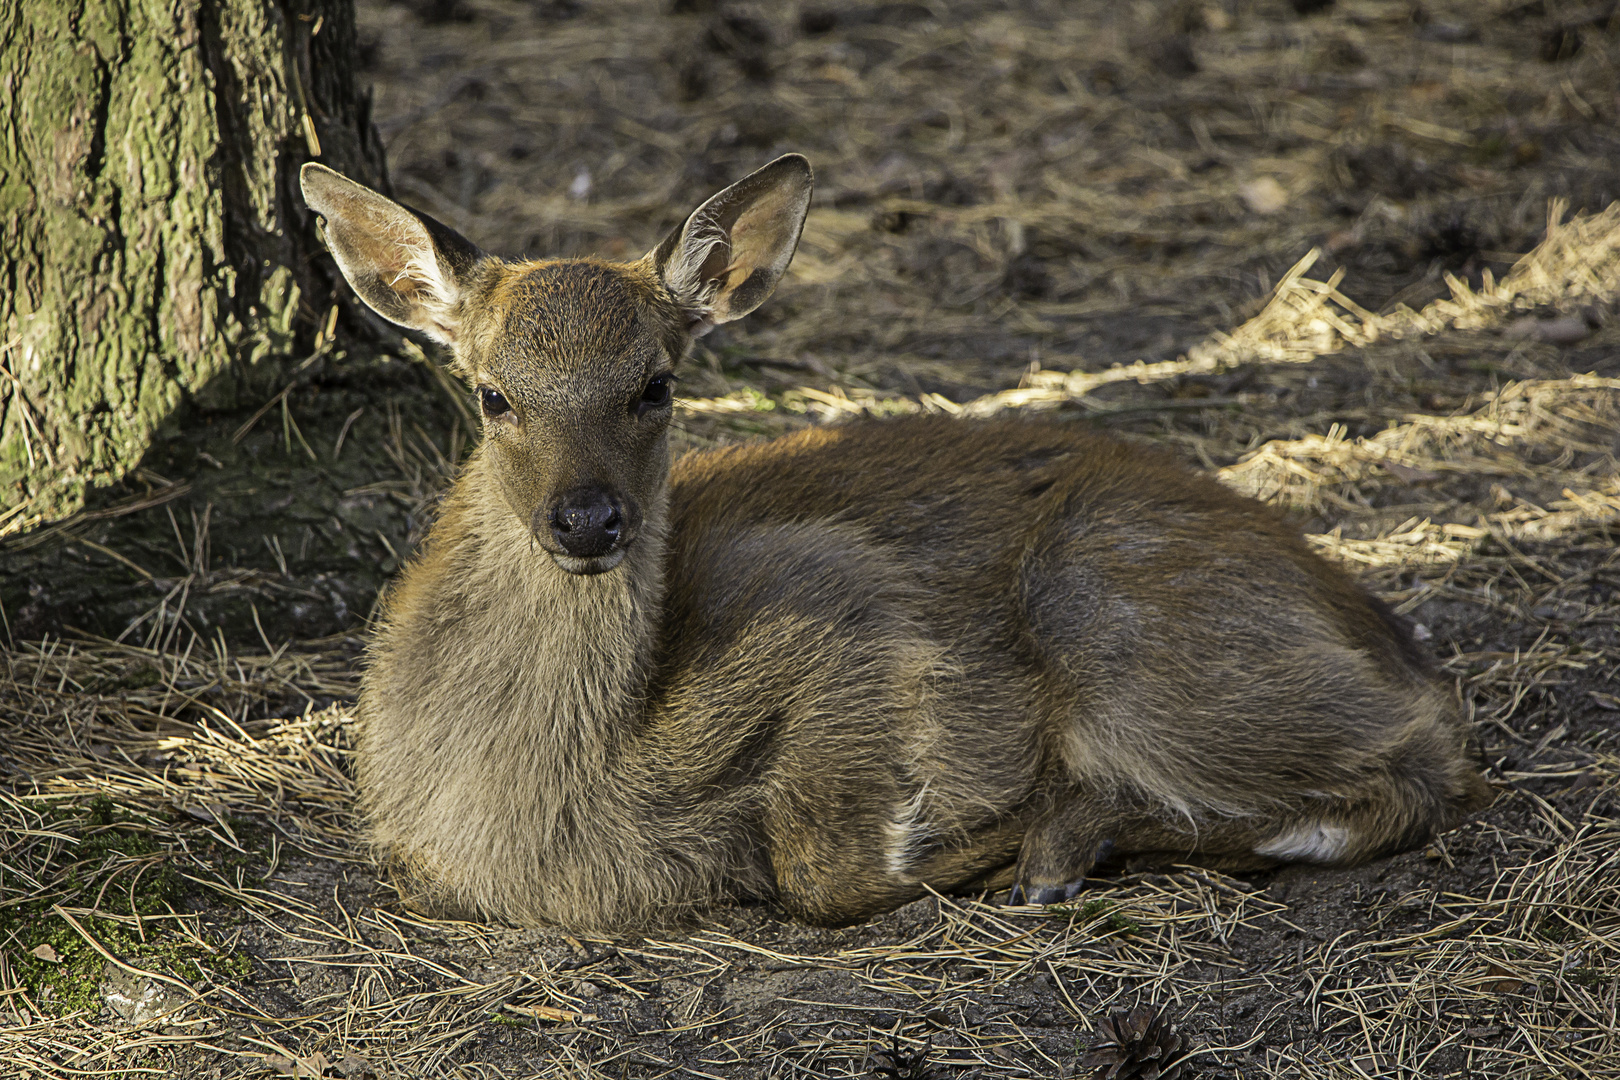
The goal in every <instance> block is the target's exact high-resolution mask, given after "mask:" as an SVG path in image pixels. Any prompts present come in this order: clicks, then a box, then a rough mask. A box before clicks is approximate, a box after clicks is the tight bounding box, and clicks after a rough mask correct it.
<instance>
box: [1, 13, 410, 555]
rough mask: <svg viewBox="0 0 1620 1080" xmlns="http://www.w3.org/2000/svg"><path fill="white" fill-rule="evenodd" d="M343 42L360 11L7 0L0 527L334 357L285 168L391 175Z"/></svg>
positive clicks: (44, 512) (57, 503)
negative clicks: (188, 419) (192, 421)
mask: <svg viewBox="0 0 1620 1080" xmlns="http://www.w3.org/2000/svg"><path fill="white" fill-rule="evenodd" d="M354 44H355V42H354V5H353V2H352V0H167V2H159V0H56V2H47V0H0V72H3V74H0V536H3V535H7V534H9V533H14V532H18V531H20V530H22V529H25V528H28V527H30V526H32V525H34V524H37V523H39V522H42V521H47V520H52V519H55V518H58V517H61V516H63V515H65V514H68V513H71V512H72V511H74V510H76V509H77V508H79V507H80V506H81V505H82V504H83V501H84V496H85V492H86V490H87V488H89V487H91V486H95V485H104V484H108V483H112V482H113V481H115V480H117V479H118V478H120V477H121V476H122V475H123V474H124V472H125V471H126V470H127V469H129V468H130V467H132V466H133V465H134V464H135V463H136V462H137V461H139V459H140V457H141V454H142V453H143V452H144V451H145V449H146V448H147V446H148V445H149V443H150V442H151V440H152V438H153V436H154V433H155V432H156V430H157V428H158V425H159V424H160V423H161V422H162V421H163V420H164V418H165V417H167V416H168V415H169V414H170V413H171V412H172V411H173V410H174V409H175V407H176V406H177V405H178V404H179V403H180V402H181V401H182V400H184V399H186V398H187V396H195V395H198V394H203V395H204V397H205V399H207V400H208V401H209V402H210V403H213V404H221V403H229V402H230V401H232V400H233V399H234V398H235V397H237V396H238V395H239V394H241V392H242V391H243V390H244V389H245V388H246V387H249V386H254V387H262V386H264V385H265V384H266V383H267V382H269V381H272V380H273V379H274V377H275V375H276V374H277V373H278V372H279V371H280V370H281V369H282V367H283V366H284V363H285V359H286V358H287V357H288V356H302V355H307V353H308V352H309V351H310V350H311V349H313V348H317V347H320V346H322V345H324V344H327V343H329V336H330V327H331V326H332V321H331V320H332V319H333V318H335V316H332V315H331V314H330V308H331V307H332V306H333V305H334V304H335V303H337V302H338V301H337V300H336V299H335V298H336V297H338V296H340V295H343V294H341V293H339V292H338V291H337V290H336V289H335V288H334V285H335V282H334V281H333V280H332V279H331V277H330V273H331V271H330V270H329V269H328V267H329V260H326V259H324V258H319V257H317V251H316V244H317V241H316V240H315V238H314V234H313V230H312V229H311V228H310V227H309V220H308V212H307V211H306V210H305V209H304V207H303V203H302V200H301V199H299V198H298V195H297V190H298V188H297V175H298V167H299V166H300V165H301V164H303V162H305V161H307V160H310V159H312V158H318V159H319V160H321V161H324V162H326V163H327V164H329V165H331V166H332V167H333V168H336V169H338V170H340V171H342V172H345V173H347V174H348V175H350V176H353V177H355V178H357V179H360V180H362V181H364V182H367V183H370V184H372V185H374V186H375V185H382V184H385V183H386V178H385V172H384V164H383V152H382V147H381V144H380V142H379V140H378V138H377V135H376V132H375V129H374V128H373V127H372V123H371V115H370V95H369V92H368V93H366V94H361V93H359V92H358V91H357V90H356V87H355V81H354V77H353V71H352V63H353V56H354V52H355V48H354ZM267 376H268V378H267ZM205 387H206V388H207V389H206V390H205V389H204V388H205Z"/></svg>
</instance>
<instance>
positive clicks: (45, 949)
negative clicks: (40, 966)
mask: <svg viewBox="0 0 1620 1080" xmlns="http://www.w3.org/2000/svg"><path fill="white" fill-rule="evenodd" d="M28 951H29V952H31V953H33V954H34V955H35V956H37V957H39V958H40V959H41V960H43V961H45V962H46V963H47V964H60V963H61V962H62V958H61V957H60V956H58V955H57V954H56V950H55V949H53V948H51V947H50V946H49V945H35V946H34V947H33V948H32V949H29V950H28Z"/></svg>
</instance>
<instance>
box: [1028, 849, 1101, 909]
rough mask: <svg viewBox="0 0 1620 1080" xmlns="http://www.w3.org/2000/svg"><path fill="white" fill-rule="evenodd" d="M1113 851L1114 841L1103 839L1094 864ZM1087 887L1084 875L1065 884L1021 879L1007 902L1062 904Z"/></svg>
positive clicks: (1092, 861) (1094, 858) (1093, 861)
mask: <svg viewBox="0 0 1620 1080" xmlns="http://www.w3.org/2000/svg"><path fill="white" fill-rule="evenodd" d="M1113 853H1114V842H1113V841H1112V840H1104V841H1102V842H1101V843H1099V844H1098V845H1097V850H1096V852H1095V853H1094V854H1093V855H1092V860H1091V863H1092V865H1093V866H1095V865H1096V864H1097V863H1100V862H1102V861H1103V860H1105V859H1107V858H1108V856H1110V855H1112V854H1113ZM1085 888H1086V879H1085V878H1084V877H1080V878H1076V879H1075V880H1074V881H1071V882H1068V883H1067V884H1064V885H1028V884H1025V883H1024V882H1022V881H1020V882H1019V883H1018V884H1016V885H1014V886H1013V887H1012V891H1011V892H1010V893H1008V894H1007V904H1008V905H1009V906H1012V907H1016V906H1019V905H1023V904H1042V905H1045V904H1062V903H1065V902H1067V901H1069V900H1073V899H1074V898H1075V897H1077V896H1079V895H1080V894H1081V893H1082V892H1084V891H1085Z"/></svg>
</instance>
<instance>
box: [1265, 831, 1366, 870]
mask: <svg viewBox="0 0 1620 1080" xmlns="http://www.w3.org/2000/svg"><path fill="white" fill-rule="evenodd" d="M1349 846H1350V830H1349V829H1346V828H1345V827H1344V826H1343V825H1325V824H1322V823H1320V822H1318V823H1317V824H1314V825H1312V824H1305V825H1298V826H1295V827H1294V828H1292V829H1290V830H1288V831H1287V832H1285V833H1282V834H1281V835H1279V836H1276V837H1274V838H1272V839H1271V840H1268V841H1267V842H1266V843H1264V844H1261V845H1260V846H1259V847H1257V848H1255V849H1254V853H1255V854H1256V855H1264V856H1265V857H1266V858H1268V859H1290V860H1298V861H1300V862H1317V863H1325V862H1332V861H1333V860H1335V859H1337V858H1339V857H1340V856H1341V855H1343V854H1344V853H1345V851H1346V849H1348V848H1349Z"/></svg>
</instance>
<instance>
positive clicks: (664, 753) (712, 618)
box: [301, 154, 1493, 934]
mask: <svg viewBox="0 0 1620 1080" xmlns="http://www.w3.org/2000/svg"><path fill="white" fill-rule="evenodd" d="M301 186H302V190H303V194H304V197H305V200H306V203H307V205H308V207H309V208H310V209H311V210H313V211H314V212H315V214H316V215H318V220H319V227H320V229H321V231H322V234H323V238H324V240H325V243H326V245H327V248H328V250H329V251H330V252H331V254H332V256H333V257H334V259H335V261H336V263H337V265H338V267H339V269H340V270H341V272H342V275H343V276H344V278H345V279H346V280H347V281H348V283H349V284H350V285H351V286H352V287H353V289H354V291H355V292H356V293H357V294H358V296H359V297H360V299H361V300H363V301H364V302H365V303H366V304H367V305H369V307H370V308H371V309H372V310H374V311H375V312H376V313H377V314H379V315H381V316H382V317H383V318H385V319H387V320H390V321H392V322H393V323H395V324H398V325H399V326H401V327H404V328H407V329H411V330H415V331H419V332H421V333H423V334H425V335H426V336H427V337H429V338H431V339H433V340H434V341H436V342H438V343H439V344H441V345H442V346H444V347H446V348H447V349H448V356H449V361H448V362H449V364H450V366H451V368H452V370H453V372H454V373H455V374H456V375H458V376H459V377H461V378H462V379H464V380H465V382H466V383H467V385H468V387H469V389H470V390H471V391H472V392H473V393H474V394H475V395H476V399H477V403H478V407H479V410H480V411H481V413H482V425H483V430H482V436H481V439H480V441H479V442H478V444H477V446H476V447H475V448H474V449H473V450H472V451H471V453H470V455H469V456H468V458H467V459H466V461H465V463H464V464H463V465H462V467H461V468H460V471H459V474H458V476H457V478H456V479H455V481H454V483H453V485H452V486H451V488H450V489H449V491H448V493H447V494H446V495H445V496H444V498H443V500H442V503H441V504H440V508H439V511H438V513H437V517H436V520H435V521H434V523H433V524H432V526H431V529H430V531H429V532H428V534H427V536H426V539H425V541H424V544H423V546H422V549H421V550H420V551H419V552H418V553H417V554H416V555H415V556H414V557H413V559H412V560H411V561H410V562H409V564H408V565H407V566H406V567H405V568H404V569H403V571H402V572H401V573H400V574H399V576H398V578H397V580H396V581H395V582H394V583H393V584H392V585H391V586H390V587H389V588H388V590H387V591H386V593H385V596H384V598H383V601H382V603H381V607H380V610H381V614H380V616H379V617H378V619H377V622H376V624H375V626H374V628H373V635H372V640H371V642H370V644H369V647H368V653H367V657H366V660H365V668H364V672H363V676H362V680H361V689H360V693H359V697H358V705H357V711H356V716H357V728H358V738H357V751H356V758H355V765H354V774H355V782H356V787H357V790H358V796H357V802H358V811H359V814H360V817H361V819H362V820H363V821H364V823H365V831H366V835H367V837H368V839H369V842H370V843H371V844H373V845H374V850H375V851H376V852H377V853H378V858H379V859H380V860H381V861H382V862H383V863H384V864H385V865H387V866H389V867H391V868H393V871H394V872H397V874H398V876H399V879H400V880H401V881H403V882H405V883H406V884H405V885H403V886H402V888H404V889H406V890H407V895H408V896H409V897H410V898H411V900H412V902H413V903H416V904H417V905H419V906H421V907H424V908H426V909H428V910H432V911H436V912H443V913H447V914H456V915H459V916H461V917H467V918H482V919H490V920H499V921H505V922H508V923H513V924H517V925H548V926H554V927H561V928H564V929H565V930H569V931H577V932H596V933H606V934H616V933H632V932H635V931H636V930H637V929H638V928H646V927H651V926H660V925H667V924H671V923H676V922H679V921H682V920H686V919H690V918H693V917H696V916H698V915H699V914H700V913H702V912H704V911H706V910H709V909H712V908H716V907H719V906H722V905H727V904H741V903H763V904H767V905H772V906H774V907H775V908H776V909H777V910H779V911H780V912H782V913H784V914H785V915H786V916H787V917H790V918H794V919H798V920H801V921H804V922H807V923H811V924H818V925H843V924H849V923H853V922H857V921H860V920H863V919H866V918H869V917H872V916H874V915H876V914H878V913H882V912H885V911H888V910H891V909H894V908H896V907H899V906H901V905H903V904H905V903H908V902H910V901H912V900H914V899H917V898H920V897H923V896H925V895H926V894H927V893H928V892H929V891H931V890H932V891H936V892H939V893H958V894H960V893H973V892H975V891H979V892H981V894H999V891H1001V890H1006V901H1007V902H1010V903H1012V904H1047V905H1049V904H1055V903H1062V902H1065V901H1071V900H1073V899H1075V898H1076V897H1077V896H1078V895H1079V893H1080V890H1081V889H1082V888H1084V887H1085V886H1086V884H1087V881H1088V878H1090V877H1091V876H1092V875H1093V872H1094V871H1095V870H1096V869H1097V868H1098V866H1099V865H1100V864H1101V865H1111V864H1114V863H1118V862H1119V861H1121V860H1130V861H1131V862H1130V864H1131V865H1144V866H1145V865H1154V864H1155V863H1158V864H1171V863H1175V862H1178V861H1196V862H1200V863H1203V864H1205V865H1209V866H1214V867H1223V868H1228V869H1232V870H1234V872H1236V871H1245V870H1256V871H1257V870H1263V869H1265V868H1269V867H1276V866H1279V865H1281V864H1285V863H1291V862H1303V863H1311V864H1319V865H1324V866H1341V867H1342V866H1351V865H1354V864H1357V863H1361V862H1364V861H1366V860H1369V859H1373V858H1376V857H1380V856H1384V855H1388V854H1391V853H1395V852H1399V851H1403V850H1406V849H1409V848H1411V847H1414V846H1416V845H1419V844H1421V843H1424V842H1426V841H1427V840H1428V839H1429V838H1431V837H1433V836H1434V835H1436V834H1438V833H1440V832H1442V831H1445V830H1447V829H1450V828H1452V827H1454V826H1456V825H1458V824H1459V823H1461V822H1462V821H1463V820H1464V819H1465V818H1466V817H1467V816H1468V815H1470V814H1472V813H1474V812H1475V811H1477V810H1479V809H1480V808H1482V807H1484V806H1486V805H1487V804H1488V803H1489V802H1490V801H1491V798H1492V795H1493V789H1492V788H1491V786H1490V785H1489V784H1488V783H1487V782H1486V781H1485V779H1484V778H1483V777H1482V776H1481V774H1480V771H1479V768H1478V766H1477V764H1476V762H1475V752H1474V751H1473V750H1472V748H1471V743H1470V729H1469V727H1468V726H1467V724H1466V723H1465V722H1464V720H1463V717H1462V713H1461V709H1460V706H1459V702H1458V700H1457V695H1456V692H1455V690H1454V688H1453V687H1451V686H1450V685H1449V684H1447V683H1444V682H1442V681H1441V680H1440V679H1439V677H1438V675H1437V672H1436V670H1435V666H1434V663H1433V661H1432V658H1430V657H1429V656H1428V655H1427V654H1426V653H1425V652H1424V651H1423V650H1422V649H1421V648H1420V647H1419V646H1418V644H1417V643H1416V642H1415V641H1414V639H1413V635H1412V631H1411V629H1410V624H1409V623H1407V622H1406V620H1404V619H1403V618H1401V617H1400V616H1397V615H1396V614H1394V613H1393V612H1392V611H1391V609H1390V608H1388V607H1387V606H1386V605H1385V604H1383V603H1382V602H1381V601H1379V600H1378V599H1377V598H1375V597H1374V596H1373V595H1372V594H1371V593H1370V592H1368V591H1367V590H1366V589H1364V588H1362V587H1361V586H1360V585H1359V584H1358V583H1357V582H1356V581H1355V580H1353V579H1352V578H1351V577H1350V575H1349V574H1348V573H1346V572H1345V571H1344V570H1342V569H1340V568H1339V567H1337V566H1335V565H1334V564H1332V563H1329V562H1328V561H1327V560H1325V559H1324V558H1323V557H1321V556H1320V555H1318V554H1317V553H1316V552H1315V551H1314V550H1313V549H1312V548H1311V546H1310V545H1309V544H1308V543H1307V542H1306V540H1305V539H1304V537H1303V536H1302V535H1301V533H1300V531H1299V529H1298V528H1297V527H1295V526H1293V525H1291V524H1290V523H1289V521H1288V519H1287V518H1286V516H1285V515H1284V514H1283V513H1282V512H1280V511H1278V510H1276V509H1274V508H1272V507H1270V506H1267V505H1264V504H1262V503H1260V502H1258V501H1254V500H1251V499H1249V498H1246V497H1243V496H1241V495H1239V494H1237V493H1235V492H1233V491H1231V490H1229V489H1228V488H1226V487H1224V486H1223V485H1222V484H1220V483H1219V482H1218V481H1217V480H1216V479H1214V478H1212V477H1211V476H1209V475H1207V474H1205V473H1200V472H1196V471H1194V470H1193V469H1192V468H1190V467H1188V466H1185V465H1183V464H1182V463H1181V462H1180V461H1179V460H1177V459H1176V458H1175V457H1173V456H1172V455H1171V454H1169V453H1168V452H1166V451H1164V450H1161V449H1155V448H1153V447H1151V446H1144V445H1139V444H1137V443H1135V442H1126V441H1123V440H1121V439H1117V438H1114V437H1110V436H1107V435H1104V434H1102V433H1100V432H1097V431H1095V430H1092V429H1089V428H1087V427H1085V426H1084V425H1080V424H1076V423H1074V422H1064V421H1063V420H1061V419H1052V418H1048V419H1039V418H1035V419H1030V418H1016V417H1015V418H1000V419H996V418H992V419H986V420H964V419H958V418H953V417H949V416H940V415H915V416H911V417H902V418H896V419H882V420H879V419H865V420H855V421H851V422H847V423H843V424H836V425H821V426H809V427H806V428H804V429H802V430H799V431H797V432H795V433H792V434H788V435H786V436H783V437H780V438H776V439H773V440H770V441H759V442H753V443H742V444H736V445H730V446H725V447H722V448H719V449H713V450H706V451H701V452H689V453H686V454H684V455H682V456H681V457H679V459H678V460H672V453H671V449H670V425H671V422H672V416H673V414H674V405H675V403H674V383H675V380H676V378H677V376H678V373H679V371H680V369H681V365H682V364H683V362H684V361H685V360H686V358H687V356H688V354H689V352H690V350H691V348H692V342H693V340H694V339H695V338H696V337H698V336H700V335H702V334H704V333H706V332H708V331H709V330H710V329H712V328H713V327H715V326H719V325H721V324H724V323H728V322H731V321H733V320H736V319H740V318H742V317H743V316H744V315H747V314H748V313H749V312H751V311H753V310H754V309H755V308H757V307H759V306H760V305H761V304H762V303H764V301H765V300H766V299H767V298H768V297H769V296H770V295H771V294H772V293H773V292H774V290H775V289H776V287H777V284H778V282H779V281H781V279H782V277H783V274H784V273H785V271H786V270H787V267H788V264H789V262H790V260H791V259H792V258H793V255H794V253H795V251H796V249H797V247H798V243H799V238H800V234H801V232H802V230H803V228H804V223H805V219H806V216H807V214H808V212H809V209H810V203H811V193H812V189H813V178H812V172H811V168H810V165H809V163H808V162H807V161H806V159H805V158H803V157H802V156H799V155H797V154H789V155H787V156H784V157H780V158H778V159H776V160H774V161H772V162H770V163H769V164H767V165H765V166H764V167H763V168H760V169H759V170H758V171H756V172H754V173H752V174H750V175H749V176H747V177H744V178H743V179H742V180H739V181H738V182H737V183H735V184H733V185H731V186H730V187H727V188H726V189H725V190H723V191H721V192H719V193H718V194H716V195H714V196H713V197H712V198H710V199H708V200H707V201H706V202H704V203H703V204H702V205H700V206H698V207H697V209H696V210H694V211H692V213H691V214H690V215H689V216H687V217H686V218H685V220H684V222H683V223H682V224H681V225H679V226H678V227H677V228H675V229H674V230H673V231H672V232H670V233H669V235H668V236H667V237H665V238H664V239H663V241H662V242H661V243H659V244H658V245H657V247H655V248H653V249H652V250H651V251H650V252H648V253H647V254H646V255H645V256H644V257H642V258H640V259H637V260H635V261H630V262H624V261H617V262H616V261H604V260H600V259H594V258H559V259H538V260H507V259H503V258H500V257H497V256H494V255H490V254H486V253H485V252H484V251H482V250H480V249H479V248H478V247H477V246H475V245H474V244H473V243H472V242H470V241H469V240H467V239H465V238H464V237H462V236H461V235H460V234H458V233H457V232H455V231H454V230H452V229H451V228H449V227H447V226H445V225H443V224H441V223H440V222H438V221H436V220H435V219H433V218H432V217H430V216H429V215H427V214H425V213H422V212H420V211H417V210H413V209H409V208H407V207H405V206H403V205H400V204H398V203H396V202H394V201H392V200H390V199H388V198H386V197H384V196H382V195H380V194H378V193H376V192H374V191H372V190H370V189H368V188H366V187H364V186H362V185H360V184H358V183H355V182H354V181H351V180H349V179H347V178H345V177H344V176H342V175H341V174H339V173H337V172H335V171H333V170H331V169H329V168H326V167H325V166H322V165H320V164H317V163H310V164H306V165H305V166H304V167H303V170H302V174H301Z"/></svg>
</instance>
